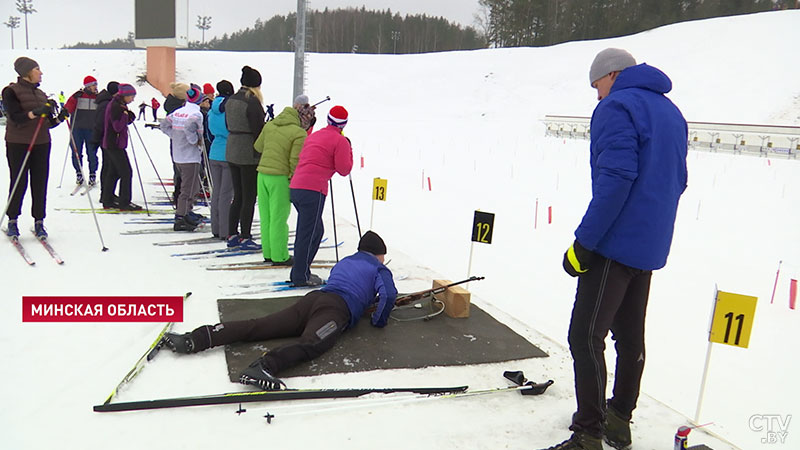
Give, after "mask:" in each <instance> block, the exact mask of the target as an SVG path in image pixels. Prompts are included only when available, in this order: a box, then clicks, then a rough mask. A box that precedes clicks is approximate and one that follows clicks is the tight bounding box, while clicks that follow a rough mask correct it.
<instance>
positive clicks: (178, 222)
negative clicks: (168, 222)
mask: <svg viewBox="0 0 800 450" xmlns="http://www.w3.org/2000/svg"><path fill="white" fill-rule="evenodd" d="M195 228H197V224H194V223H192V222H190V221H189V220H187V219H186V216H175V223H174V224H173V225H172V229H173V230H174V231H194V229H195Z"/></svg>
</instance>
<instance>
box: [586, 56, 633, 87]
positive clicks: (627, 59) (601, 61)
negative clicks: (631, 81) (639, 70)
mask: <svg viewBox="0 0 800 450" xmlns="http://www.w3.org/2000/svg"><path fill="white" fill-rule="evenodd" d="M635 65H636V60H635V59H634V58H633V56H631V54H630V53H628V52H627V51H625V50H622V49H619V48H607V49H605V50H603V51H601V52H600V53H598V54H597V56H595V57H594V61H592V67H591V68H590V69H589V84H592V83H594V82H595V81H597V80H599V79H600V78H603V77H604V76H606V75H608V74H609V73H611V72H621V71H623V70H625V69H627V68H628V67H631V66H635Z"/></svg>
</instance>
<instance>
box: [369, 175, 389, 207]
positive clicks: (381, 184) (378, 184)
mask: <svg viewBox="0 0 800 450" xmlns="http://www.w3.org/2000/svg"><path fill="white" fill-rule="evenodd" d="M387 182H388V180H383V179H380V178H375V179H374V180H372V199H373V200H380V201H382V202H385V201H386V184H387Z"/></svg>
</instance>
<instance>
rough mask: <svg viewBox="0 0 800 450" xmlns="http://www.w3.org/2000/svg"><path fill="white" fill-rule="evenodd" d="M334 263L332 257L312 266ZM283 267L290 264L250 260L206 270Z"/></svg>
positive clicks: (318, 267) (323, 266)
mask: <svg viewBox="0 0 800 450" xmlns="http://www.w3.org/2000/svg"><path fill="white" fill-rule="evenodd" d="M334 264H336V261H334V260H332V259H320V260H314V261H313V262H312V263H311V268H312V269H314V268H317V269H326V268H329V267H333V265H334ZM281 267H289V266H279V265H275V264H273V263H268V262H264V261H263V260H262V261H248V262H241V263H229V264H215V265H213V266H208V267H206V270H262V269H280V268H281Z"/></svg>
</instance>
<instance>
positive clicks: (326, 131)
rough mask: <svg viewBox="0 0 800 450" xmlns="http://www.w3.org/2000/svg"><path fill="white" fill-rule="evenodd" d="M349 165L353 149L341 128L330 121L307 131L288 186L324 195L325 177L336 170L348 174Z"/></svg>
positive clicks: (350, 167)
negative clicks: (318, 127)
mask: <svg viewBox="0 0 800 450" xmlns="http://www.w3.org/2000/svg"><path fill="white" fill-rule="evenodd" d="M352 168H353V149H352V148H351V147H350V143H349V142H348V141H347V138H345V137H344V136H342V130H340V129H339V128H337V127H334V126H332V125H328V126H327V127H325V128H323V129H321V130H319V131H317V132H316V133H313V134H311V135H310V136H309V137H308V138H306V141H305V143H304V144H303V150H302V151H300V161H299V162H298V163H297V168H296V169H295V171H294V176H292V181H291V183H289V187H290V188H292V189H307V190H309V191H316V192H320V193H322V195H325V196H327V195H328V180H330V179H331V177H332V176H333V174H334V173H335V172H336V173H338V174H339V175H341V176H345V175H349V174H350V170H351V169H352Z"/></svg>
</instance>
